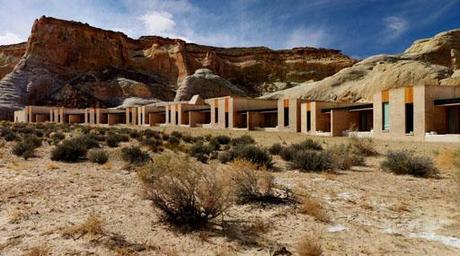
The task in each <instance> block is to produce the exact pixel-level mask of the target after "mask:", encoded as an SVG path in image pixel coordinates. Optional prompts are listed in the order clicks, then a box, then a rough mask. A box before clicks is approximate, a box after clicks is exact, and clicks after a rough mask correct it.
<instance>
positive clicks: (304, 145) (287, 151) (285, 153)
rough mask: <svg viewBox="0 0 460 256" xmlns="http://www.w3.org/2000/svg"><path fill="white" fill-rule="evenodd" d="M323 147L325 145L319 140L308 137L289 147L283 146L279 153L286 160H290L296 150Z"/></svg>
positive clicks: (319, 148) (320, 148)
mask: <svg viewBox="0 0 460 256" xmlns="http://www.w3.org/2000/svg"><path fill="white" fill-rule="evenodd" d="M322 149H323V147H322V146H321V144H319V143H318V142H317V141H314V140H312V139H306V140H305V141H303V142H301V143H297V144H291V145H289V146H287V147H283V148H281V151H280V153H279V154H280V156H281V158H282V159H283V160H284V161H290V160H291V159H292V156H293V155H294V153H295V152H299V151H306V150H322Z"/></svg>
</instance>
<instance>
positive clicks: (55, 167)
mask: <svg viewBox="0 0 460 256" xmlns="http://www.w3.org/2000/svg"><path fill="white" fill-rule="evenodd" d="M46 168H47V169H48V170H57V169H59V166H58V165H56V164H55V163H49V164H48V165H47V166H46Z"/></svg>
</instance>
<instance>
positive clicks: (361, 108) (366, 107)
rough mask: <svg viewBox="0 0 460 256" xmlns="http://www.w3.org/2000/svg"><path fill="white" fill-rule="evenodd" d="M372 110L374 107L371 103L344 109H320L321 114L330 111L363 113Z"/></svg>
mask: <svg viewBox="0 0 460 256" xmlns="http://www.w3.org/2000/svg"><path fill="white" fill-rule="evenodd" d="M373 108H374V105H373V104H372V103H363V104H356V105H351V106H344V107H333V108H324V109H321V112H323V113H326V112H330V111H331V110H343V111H365V110H372V109H373Z"/></svg>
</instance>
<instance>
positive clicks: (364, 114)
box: [358, 110, 374, 132]
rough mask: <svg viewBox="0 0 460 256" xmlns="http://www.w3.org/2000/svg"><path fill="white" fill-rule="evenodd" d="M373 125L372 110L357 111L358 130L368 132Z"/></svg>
mask: <svg viewBox="0 0 460 256" xmlns="http://www.w3.org/2000/svg"><path fill="white" fill-rule="evenodd" d="M373 126H374V114H373V111H372V110H364V111H359V127H358V130H359V131H360V132H368V131H370V130H372V128H373Z"/></svg>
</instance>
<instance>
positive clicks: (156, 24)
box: [139, 11, 176, 36]
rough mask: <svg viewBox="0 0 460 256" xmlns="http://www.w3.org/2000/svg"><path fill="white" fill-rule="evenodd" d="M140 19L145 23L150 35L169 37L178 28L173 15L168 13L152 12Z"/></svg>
mask: <svg viewBox="0 0 460 256" xmlns="http://www.w3.org/2000/svg"><path fill="white" fill-rule="evenodd" d="M139 19H140V20H141V21H142V22H143V23H144V26H145V29H146V32H147V33H148V34H149V35H161V36H168V35H171V34H173V33H174V30H175V28H176V22H175V21H174V17H173V15H172V14H171V13H169V12H166V11H159V12H158V11H150V12H148V13H146V14H144V15H142V16H141V17H139Z"/></svg>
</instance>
